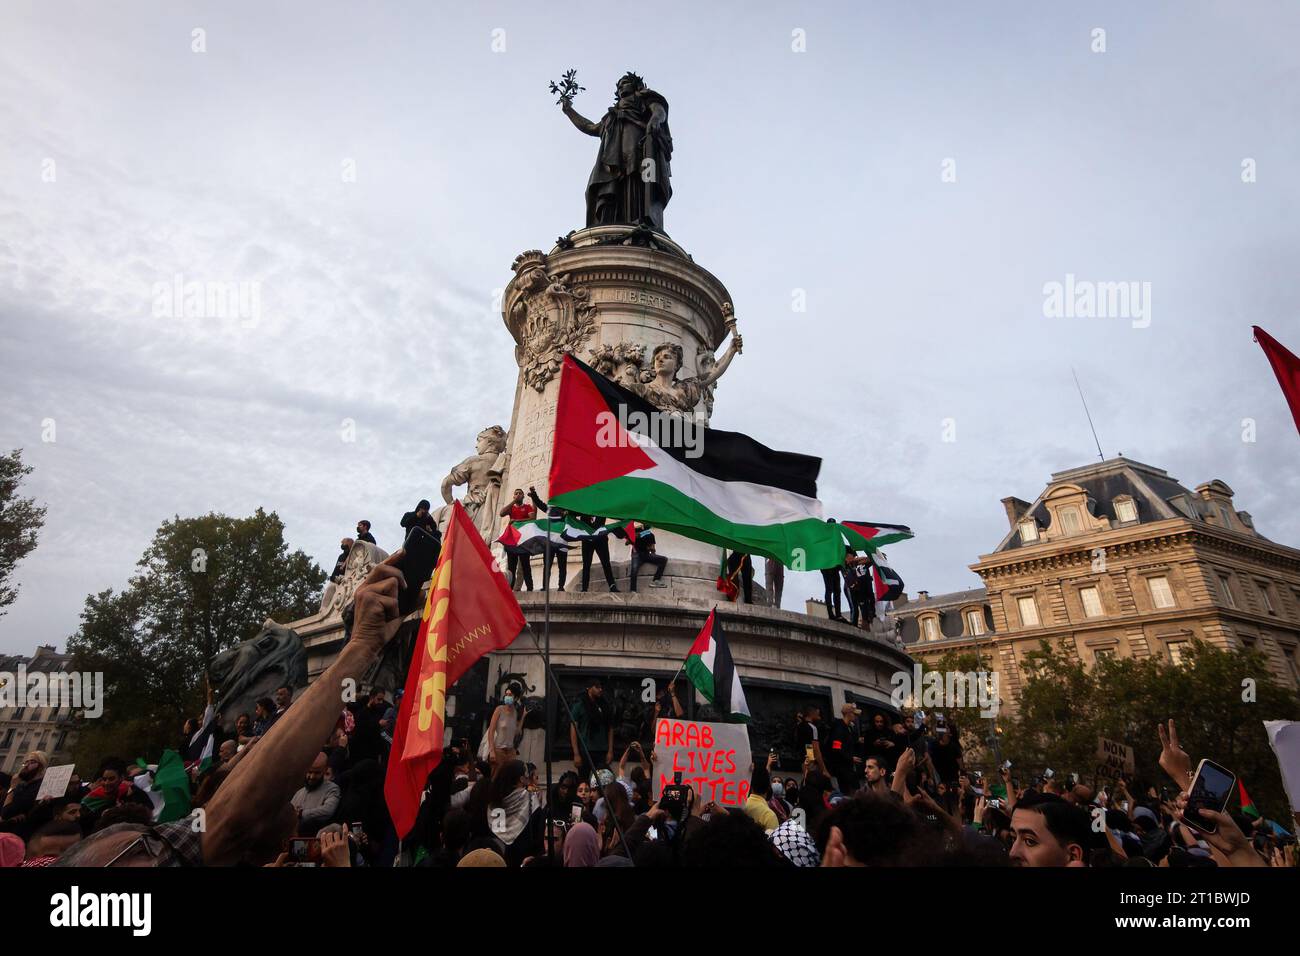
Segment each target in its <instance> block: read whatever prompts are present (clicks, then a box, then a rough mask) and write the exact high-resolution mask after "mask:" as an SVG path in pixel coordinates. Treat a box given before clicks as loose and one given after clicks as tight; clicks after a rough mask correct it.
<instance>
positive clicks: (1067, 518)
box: [1059, 508, 1083, 534]
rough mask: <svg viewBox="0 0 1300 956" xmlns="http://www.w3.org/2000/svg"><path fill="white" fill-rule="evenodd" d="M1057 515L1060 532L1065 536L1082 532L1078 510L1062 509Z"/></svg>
mask: <svg viewBox="0 0 1300 956" xmlns="http://www.w3.org/2000/svg"><path fill="white" fill-rule="evenodd" d="M1059 514H1060V516H1061V530H1062V531H1064V532H1065V533H1066V534H1078V533H1079V532H1081V531H1082V530H1083V522H1082V521H1081V520H1080V519H1079V509H1078V508H1062V509H1061V510H1060V512H1059Z"/></svg>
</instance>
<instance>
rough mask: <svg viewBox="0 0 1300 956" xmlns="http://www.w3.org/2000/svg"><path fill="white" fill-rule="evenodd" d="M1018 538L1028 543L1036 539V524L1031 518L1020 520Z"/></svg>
mask: <svg viewBox="0 0 1300 956" xmlns="http://www.w3.org/2000/svg"><path fill="white" fill-rule="evenodd" d="M1020 540H1021V541H1022V542H1024V543H1025V544H1030V543H1032V542H1034V541H1037V540H1038V524H1037V522H1035V521H1033V520H1032V519H1031V520H1029V521H1022V522H1020Z"/></svg>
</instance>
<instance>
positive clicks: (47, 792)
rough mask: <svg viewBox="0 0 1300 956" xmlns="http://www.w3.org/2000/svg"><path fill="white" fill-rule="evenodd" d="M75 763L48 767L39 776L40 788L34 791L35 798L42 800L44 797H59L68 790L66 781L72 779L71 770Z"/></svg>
mask: <svg viewBox="0 0 1300 956" xmlns="http://www.w3.org/2000/svg"><path fill="white" fill-rule="evenodd" d="M75 767H76V764H71V763H65V764H59V766H57V767H50V768H48V769H47V770H46V771H45V776H44V777H42V778H41V789H39V790H37V791H36V799H37V800H44V799H45V798H46V797H61V796H63V795H64V794H65V793H67V792H68V781H69V780H71V779H72V771H73V769H75Z"/></svg>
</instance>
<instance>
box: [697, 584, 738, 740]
mask: <svg viewBox="0 0 1300 956" xmlns="http://www.w3.org/2000/svg"><path fill="white" fill-rule="evenodd" d="M685 670H686V676H687V677H688V678H690V681H691V683H692V684H694V685H695V689H696V690H698V691H699V692H700V693H701V694H703V695H704V698H705V700H707V701H708V702H709V703H710V704H712V705H713V707H714V709H715V710H716V711H717V712H718V713H720V714H725V715H727V716H728V717H730V718H731V719H732V720H736V721H740V722H741V723H748V722H749V704H748V703H746V702H745V691H744V690H743V689H742V688H741V686H740V674H739V673H738V672H737V671H736V664H735V662H734V661H733V660H732V659H731V649H730V648H729V647H727V639H726V638H725V637H724V636H723V634H722V623H721V622H720V621H719V620H718V619H717V608H714V609H713V610H712V611H710V612H709V618H708V620H706V621H705V622H704V629H703V630H701V631H700V633H699V634H698V635H697V636H696V638H695V643H694V644H692V645H691V650H690V652H689V653H688V654H687V655H686V667H685Z"/></svg>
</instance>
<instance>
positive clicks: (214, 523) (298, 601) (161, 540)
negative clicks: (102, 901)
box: [68, 508, 325, 767]
mask: <svg viewBox="0 0 1300 956" xmlns="http://www.w3.org/2000/svg"><path fill="white" fill-rule="evenodd" d="M324 580H325V572H324V571H322V570H321V569H320V568H319V567H318V566H317V565H316V564H315V563H314V562H313V561H312V560H311V559H310V558H308V556H307V555H306V554H304V553H303V552H302V551H294V552H292V553H290V551H289V548H288V545H287V544H286V543H285V541H284V523H283V522H282V521H281V520H280V518H279V516H278V515H276V514H275V512H271V513H269V514H268V513H267V512H265V511H263V510H262V509H260V508H259V509H258V510H257V512H256V513H255V514H253V515H252V516H250V517H248V518H231V517H229V516H227V515H221V514H208V515H205V516H203V517H199V518H181V517H176V518H173V519H172V520H171V521H166V522H164V523H163V525H162V527H160V528H159V529H158V531H157V533H156V534H155V535H154V539H153V542H152V543H151V544H150V545H149V547H148V549H147V550H146V551H145V553H144V555H143V556H142V557H141V558H140V561H139V563H138V564H137V573H136V575H135V576H134V577H133V578H132V579H131V581H130V582H129V584H128V585H127V587H126V589H125V590H123V591H122V592H120V593H114V592H113V591H112V590H108V591H102V592H100V593H99V594H92V595H90V596H89V597H87V598H86V604H85V607H84V608H83V610H82V612H81V625H80V627H79V628H78V629H77V632H76V633H75V634H74V635H73V636H72V637H71V638H70V639H69V641H68V651H69V653H71V654H72V655H73V656H74V661H75V666H76V667H77V669H79V670H83V671H102V672H103V673H104V685H105V698H106V700H105V709H104V715H103V716H102V717H100V718H98V719H97V720H93V721H90V720H87V721H83V722H82V724H81V726H80V727H79V728H78V729H79V735H78V741H77V746H76V752H75V755H76V756H77V758H78V762H81V763H84V764H85V765H86V766H87V767H89V766H90V765H92V764H95V763H97V762H98V761H99V760H100V759H102V758H103V757H105V756H108V755H109V754H110V753H113V754H116V755H117V756H122V757H127V758H128V759H129V758H131V757H135V756H144V755H146V754H148V755H152V756H156V755H157V753H158V751H159V750H160V749H161V748H162V747H164V746H174V745H175V742H176V739H177V737H178V736H179V732H180V728H181V725H182V723H183V722H184V719H185V718H186V717H187V716H197V715H198V713H199V711H200V710H201V709H202V704H203V672H204V669H205V667H206V666H207V663H208V661H210V660H211V659H212V657H213V656H215V655H216V654H218V653H220V652H221V651H223V650H225V649H227V648H229V647H232V646H233V645H235V644H237V643H239V642H241V641H246V640H248V639H249V638H251V637H253V636H254V635H256V634H257V632H258V631H259V630H260V629H261V627H262V624H263V623H264V622H265V620H266V619H267V618H271V619H273V620H275V621H277V622H279V623H285V622H287V621H292V620H294V619H296V618H300V617H305V616H306V615H307V614H309V613H311V612H312V611H313V610H315V607H316V602H317V600H318V597H319V594H320V588H321V585H322V584H323V583H324Z"/></svg>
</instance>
